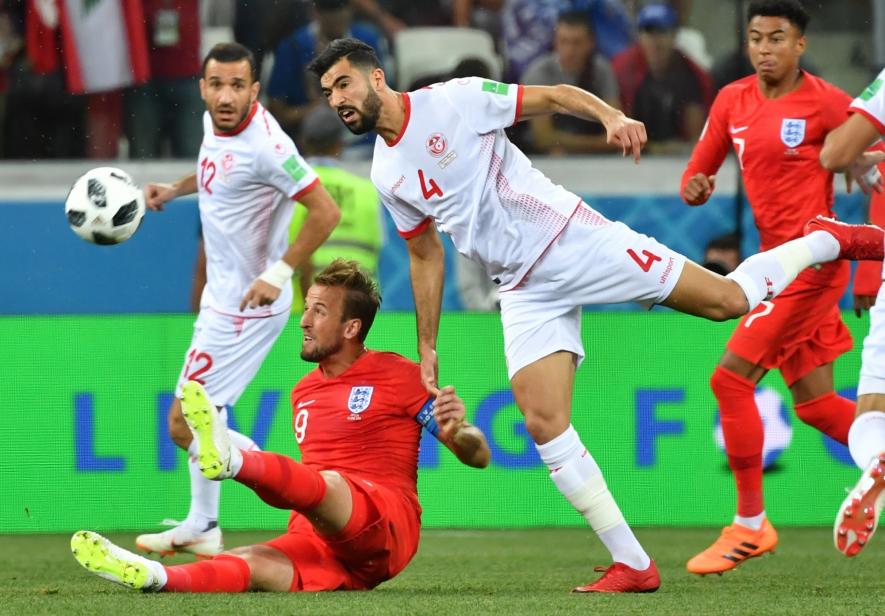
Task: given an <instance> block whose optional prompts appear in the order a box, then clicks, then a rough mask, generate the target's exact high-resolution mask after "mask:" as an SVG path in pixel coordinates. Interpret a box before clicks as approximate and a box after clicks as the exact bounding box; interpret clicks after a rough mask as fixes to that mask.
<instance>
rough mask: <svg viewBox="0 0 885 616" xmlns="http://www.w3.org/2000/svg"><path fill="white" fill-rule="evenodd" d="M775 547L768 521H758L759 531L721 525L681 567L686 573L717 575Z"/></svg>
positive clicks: (773, 534)
mask: <svg viewBox="0 0 885 616" xmlns="http://www.w3.org/2000/svg"><path fill="white" fill-rule="evenodd" d="M775 547H777V532H776V531H775V530H774V527H773V526H772V525H771V524H769V523H768V520H765V521H763V522H762V526H761V527H760V528H759V530H753V529H752V528H747V527H746V526H741V525H740V524H732V525H731V526H726V527H725V528H723V529H722V534H721V535H719V539H717V540H716V542H715V543H714V544H713V545H711V546H710V547H708V548H707V549H706V550H704V551H703V552H701V553H700V554H698V555H696V556H695V557H694V558H692V559H691V560H689V561H688V564H686V566H685V568H686V569H688V571H689V573H697V574H698V575H706V574H708V573H718V574H720V575H721V574H722V573H724V572H726V571H728V570H730V569H734V568H735V567H737V566H738V565H739V564H741V563H742V562H744V561H745V560H747V559H748V558H755V557H756V556H762V555H763V554H765V552H772V553H773V552H774V548H775Z"/></svg>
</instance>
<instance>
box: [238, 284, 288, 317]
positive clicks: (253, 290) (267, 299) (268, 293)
mask: <svg viewBox="0 0 885 616" xmlns="http://www.w3.org/2000/svg"><path fill="white" fill-rule="evenodd" d="M279 296H280V289H278V288H277V287H275V286H273V285H272V284H270V283H267V282H265V281H263V280H261V279H260V278H259V279H258V280H256V281H255V282H253V283H252V286H251V287H249V290H248V291H246V295H245V296H244V297H243V301H242V302H240V312H242V311H243V310H245V309H246V308H247V307H248V308H258V307H259V306H269V305H270V304H272V303H274V302H275V301H276V299H277V298H278V297H279Z"/></svg>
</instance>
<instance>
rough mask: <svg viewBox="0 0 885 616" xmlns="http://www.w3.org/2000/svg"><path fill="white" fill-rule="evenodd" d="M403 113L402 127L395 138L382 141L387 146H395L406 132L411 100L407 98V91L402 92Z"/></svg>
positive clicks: (410, 113) (410, 112) (410, 111)
mask: <svg viewBox="0 0 885 616" xmlns="http://www.w3.org/2000/svg"><path fill="white" fill-rule="evenodd" d="M403 113H405V116H406V117H405V118H404V119H403V126H402V128H400V129H399V134H398V135H397V136H396V138H395V139H394V140H393V141H385V142H384V143H386V144H387V147H389V148H392V147H393V146H395V145H396V144H397V143H399V142H400V141H401V140H402V138H403V135H405V134H406V128H408V126H409V118H410V117H411V115H412V101H411V100H410V99H409V93H408V92H403Z"/></svg>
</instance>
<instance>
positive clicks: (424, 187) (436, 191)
mask: <svg viewBox="0 0 885 616" xmlns="http://www.w3.org/2000/svg"><path fill="white" fill-rule="evenodd" d="M418 181H420V182H421V194H422V195H424V200H425V201H429V200H430V198H431V197H432V196H433V195H436V196H438V197H442V196H443V191H442V189H441V188H440V187H439V184H437V183H436V182H435V181H434V179H433V178H430V182H426V181H425V180H424V170H423V169H418ZM428 185H429V188H428Z"/></svg>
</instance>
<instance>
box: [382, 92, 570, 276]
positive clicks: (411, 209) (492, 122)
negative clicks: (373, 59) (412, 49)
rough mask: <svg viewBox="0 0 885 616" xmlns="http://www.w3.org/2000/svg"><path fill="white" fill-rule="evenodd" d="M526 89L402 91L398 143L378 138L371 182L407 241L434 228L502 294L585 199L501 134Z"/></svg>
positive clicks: (514, 117) (516, 115) (517, 112)
mask: <svg viewBox="0 0 885 616" xmlns="http://www.w3.org/2000/svg"><path fill="white" fill-rule="evenodd" d="M521 104H522V86H518V85H515V84H504V83H498V82H495V81H489V80H486V79H478V78H465V79H453V80H451V81H448V82H446V83H440V84H435V85H433V86H430V87H428V88H424V89H421V90H417V91H415V92H410V93H404V94H403V105H404V106H405V121H404V123H403V128H402V130H401V132H400V134H399V135H398V136H397V138H396V139H395V140H394V141H392V142H390V143H388V142H385V141H384V140H383V139H381V138H380V137H379V138H378V139H377V140H376V142H375V154H374V158H373V161H372V182H373V183H374V184H375V187H376V188H377V189H378V192H379V193H380V194H381V199H382V202H383V203H384V205H385V207H386V208H387V209H388V211H389V212H390V214H391V216H392V217H393V220H394V222H395V223H396V226H397V230H398V231H399V233H400V235H402V236H403V237H405V238H407V239H408V238H410V237H414V236H415V235H418V234H419V233H421V232H422V231H424V229H425V228H426V227H427V225H428V224H430V222H431V221H433V222H435V224H436V226H437V228H438V229H439V230H440V231H442V232H444V233H446V234H448V235H449V236H450V237H451V238H452V242H453V243H454V245H455V248H456V249H457V250H458V252H460V253H461V254H463V255H464V256H466V257H467V258H469V259H472V260H474V261H477V262H478V263H480V264H481V265H482V266H483V267H484V268H485V270H486V272H487V273H488V275H489V276H490V277H491V278H492V279H494V280H495V282H497V283H498V284H499V285H500V289H501V290H502V291H507V290H509V289H512V288H514V287H516V286H517V285H518V284H519V283H520V281H522V279H523V278H524V277H525V275H526V273H528V271H529V269H530V268H531V267H532V265H533V264H534V263H535V262H536V261H537V260H538V259H539V258H540V257H541V255H542V254H543V253H544V251H545V250H547V248H548V247H549V246H550V245H551V244H552V243H553V241H554V240H555V239H556V238H557V237H558V236H559V234H560V233H561V232H562V230H563V229H564V228H565V226H566V223H568V221H569V219H570V218H571V217H572V215H573V214H574V212H575V210H576V209H577V207H578V205H579V204H580V202H581V199H580V198H579V197H578V196H577V195H575V194H574V193H571V192H569V191H567V190H566V189H564V188H563V187H562V186H559V185H556V184H554V183H553V182H551V181H550V180H549V179H547V177H546V176H544V175H543V174H542V173H541V172H540V171H538V170H537V169H535V168H534V167H533V166H532V163H531V162H530V161H529V159H528V158H526V156H525V155H524V154H523V153H522V152H520V151H519V149H517V147H516V146H514V145H513V144H512V143H510V140H509V139H508V138H507V136H506V135H505V134H504V128H506V127H508V126H511V125H512V124H514V123H515V122H516V121H517V120H518V119H519V116H520V108H521Z"/></svg>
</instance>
